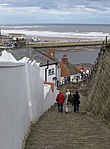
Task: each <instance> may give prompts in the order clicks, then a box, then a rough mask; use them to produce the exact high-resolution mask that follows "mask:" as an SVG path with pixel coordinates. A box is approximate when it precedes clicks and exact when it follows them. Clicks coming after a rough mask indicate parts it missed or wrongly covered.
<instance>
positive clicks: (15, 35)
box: [8, 33, 26, 41]
mask: <svg viewBox="0 0 110 149" xmlns="http://www.w3.org/2000/svg"><path fill="white" fill-rule="evenodd" d="M8 35H9V36H10V37H12V38H13V40H14V41H18V40H24V39H25V38H26V35H25V34H21V33H9V34H8Z"/></svg>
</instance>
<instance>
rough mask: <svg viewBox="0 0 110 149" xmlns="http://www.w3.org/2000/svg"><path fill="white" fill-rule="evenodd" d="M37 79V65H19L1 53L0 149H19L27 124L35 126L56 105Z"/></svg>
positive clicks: (25, 61) (22, 62)
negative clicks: (32, 123) (44, 113)
mask: <svg viewBox="0 0 110 149" xmlns="http://www.w3.org/2000/svg"><path fill="white" fill-rule="evenodd" d="M56 94H57V89H56V88H54V92H52V90H51V88H50V86H49V85H44V84H43V80H42V79H41V77H40V64H39V63H36V62H35V61H33V62H31V61H29V59H28V58H23V59H22V60H20V61H16V59H15V58H14V57H13V56H12V55H11V54H10V53H7V52H6V51H4V52H3V53H2V56H1V57H0V148H1V149H21V148H22V142H23V139H24V136H25V134H26V132H27V130H28V127H29V125H30V122H32V121H33V122H35V121H37V120H38V119H39V117H40V116H41V115H42V114H43V112H45V111H46V110H48V108H50V107H51V105H53V104H54V103H55V98H56Z"/></svg>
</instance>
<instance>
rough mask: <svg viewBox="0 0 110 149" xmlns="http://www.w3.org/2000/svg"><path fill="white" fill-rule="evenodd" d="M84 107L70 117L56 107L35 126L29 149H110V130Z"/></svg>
mask: <svg viewBox="0 0 110 149" xmlns="http://www.w3.org/2000/svg"><path fill="white" fill-rule="evenodd" d="M82 99H83V100H85V98H84V97H83V98H82ZM82 103H84V102H82ZM82 107H83V104H82V105H81V104H80V111H79V113H74V112H73V110H72V112H71V113H68V114H66V113H65V112H63V113H58V112H57V105H56V104H55V105H54V106H53V107H51V108H50V109H49V110H48V111H47V112H45V113H44V115H43V116H41V117H40V119H39V121H38V122H36V123H35V124H33V125H32V127H31V131H30V133H29V136H28V138H27V140H26V143H25V149H110V127H109V126H108V125H106V124H105V123H103V122H102V121H101V120H98V119H93V118H92V117H90V116H88V115H87V114H86V112H84V108H82Z"/></svg>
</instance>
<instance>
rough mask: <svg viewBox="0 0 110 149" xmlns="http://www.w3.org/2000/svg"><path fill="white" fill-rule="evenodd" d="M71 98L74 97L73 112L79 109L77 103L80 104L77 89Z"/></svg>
mask: <svg viewBox="0 0 110 149" xmlns="http://www.w3.org/2000/svg"><path fill="white" fill-rule="evenodd" d="M73 99H74V101H73V102H74V103H73V105H74V112H78V111H79V104H80V100H79V99H80V95H79V93H78V91H75V94H73Z"/></svg>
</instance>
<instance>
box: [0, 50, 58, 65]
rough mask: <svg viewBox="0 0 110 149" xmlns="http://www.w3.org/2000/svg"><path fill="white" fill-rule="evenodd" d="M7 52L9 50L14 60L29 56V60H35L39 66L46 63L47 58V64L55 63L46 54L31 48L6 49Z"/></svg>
mask: <svg viewBox="0 0 110 149" xmlns="http://www.w3.org/2000/svg"><path fill="white" fill-rule="evenodd" d="M7 52H10V53H11V54H12V55H13V56H14V57H15V59H16V60H20V59H22V58H23V57H27V58H30V60H35V61H36V62H38V63H40V66H45V65H47V60H49V65H52V64H55V63H57V62H55V61H53V60H52V59H50V58H49V57H47V56H46V55H44V54H42V53H40V52H38V51H37V50H35V49H32V48H21V49H7ZM0 55H1V51H0Z"/></svg>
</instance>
